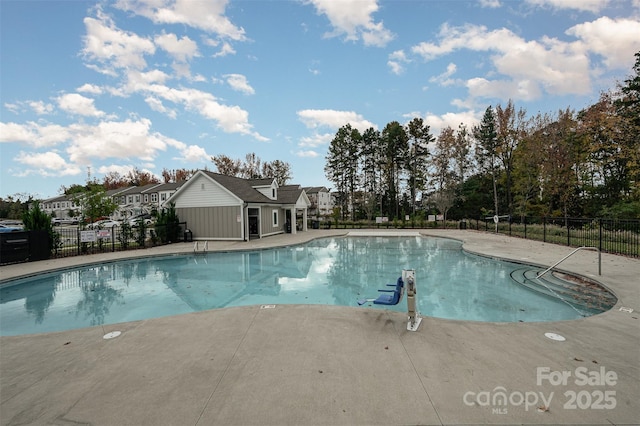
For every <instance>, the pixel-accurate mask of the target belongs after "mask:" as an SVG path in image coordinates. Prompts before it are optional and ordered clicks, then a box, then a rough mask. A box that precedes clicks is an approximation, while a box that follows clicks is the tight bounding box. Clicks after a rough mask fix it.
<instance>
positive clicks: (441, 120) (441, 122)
mask: <svg viewBox="0 0 640 426" xmlns="http://www.w3.org/2000/svg"><path fill="white" fill-rule="evenodd" d="M483 114H484V111H481V112H478V111H475V110H468V111H462V112H447V113H444V114H441V115H436V114H433V113H430V112H427V113H426V114H424V115H422V114H420V113H418V112H411V113H408V114H403V117H405V118H406V119H407V120H411V119H413V118H415V117H422V118H423V120H424V123H425V124H427V125H429V130H430V132H431V134H432V135H434V136H436V137H437V136H438V135H439V134H440V132H441V131H442V129H444V128H446V127H451V128H452V129H457V128H458V126H459V125H460V124H461V123H462V124H464V125H466V126H467V129H469V130H470V129H471V128H472V127H473V126H475V125H476V124H478V123H479V122H480V119H481V118H482V115H483Z"/></svg>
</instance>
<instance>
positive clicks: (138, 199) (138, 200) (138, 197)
mask: <svg viewBox="0 0 640 426" xmlns="http://www.w3.org/2000/svg"><path fill="white" fill-rule="evenodd" d="M139 202H140V196H139V195H136V203H139Z"/></svg>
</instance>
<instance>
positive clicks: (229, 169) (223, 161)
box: [211, 154, 242, 177]
mask: <svg viewBox="0 0 640 426" xmlns="http://www.w3.org/2000/svg"><path fill="white" fill-rule="evenodd" d="M211 161H213V164H215V165H216V170H217V171H218V173H220V174H222V175H227V176H234V177H239V176H240V174H241V171H242V161H240V160H238V159H235V160H234V159H233V158H231V157H229V156H227V155H224V154H220V155H216V156H214V157H211Z"/></svg>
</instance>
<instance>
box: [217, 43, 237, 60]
mask: <svg viewBox="0 0 640 426" xmlns="http://www.w3.org/2000/svg"><path fill="white" fill-rule="evenodd" d="M235 53H236V50H235V49H234V48H233V46H231V45H230V44H229V43H226V42H225V43H222V47H220V50H219V51H217V52H216V53H215V54H214V55H213V57H214V58H219V57H222V56H227V55H235Z"/></svg>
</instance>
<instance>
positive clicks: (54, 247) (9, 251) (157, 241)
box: [0, 222, 193, 264]
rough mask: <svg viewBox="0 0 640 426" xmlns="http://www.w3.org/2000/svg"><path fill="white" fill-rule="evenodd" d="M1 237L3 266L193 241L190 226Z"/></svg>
mask: <svg viewBox="0 0 640 426" xmlns="http://www.w3.org/2000/svg"><path fill="white" fill-rule="evenodd" d="M43 234H44V235H43ZM1 235H2V238H0V253H1V255H0V264H7V263H19V262H27V261H33V260H42V259H49V258H62V257H70V256H81V255H85V254H95V253H106V252H115V251H125V250H136V249H143V248H146V247H153V246H157V245H163V244H171V243H175V242H182V241H191V240H192V239H193V236H192V235H191V233H190V231H188V229H187V223H186V222H181V223H179V224H177V225H175V224H174V225H152V226H147V227H142V228H138V227H129V226H125V227H113V228H106V229H83V228H80V227H78V226H65V227H62V226H61V227H54V230H53V238H50V237H49V235H47V233H46V232H42V231H39V232H37V231H36V232H34V231H23V232H10V233H3V234H1ZM43 253H44V254H45V255H43Z"/></svg>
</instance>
